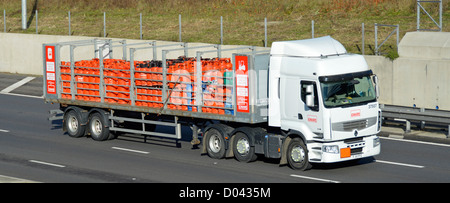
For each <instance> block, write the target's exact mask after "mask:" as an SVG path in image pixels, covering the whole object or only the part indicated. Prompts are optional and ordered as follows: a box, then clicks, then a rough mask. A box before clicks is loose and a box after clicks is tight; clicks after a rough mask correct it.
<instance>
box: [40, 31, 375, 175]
mask: <svg viewBox="0 0 450 203" xmlns="http://www.w3.org/2000/svg"><path fill="white" fill-rule="evenodd" d="M189 45H190V44H187V43H169V44H167V43H166V44H157V42H145V43H130V44H127V42H126V41H125V40H118V41H114V40H98V39H95V40H85V41H74V42H63V43H54V44H44V45H43V69H44V99H45V102H51V103H59V104H60V109H59V110H58V111H59V112H60V113H61V114H63V116H62V117H61V118H62V119H63V130H64V131H67V133H68V135H69V136H71V137H82V136H91V137H92V138H93V139H94V140H98V141H103V140H108V139H111V138H114V137H115V136H118V135H119V136H120V134H119V133H133V134H141V135H145V136H155V137H162V138H169V139H173V140H175V141H176V142H177V143H178V140H180V139H182V135H181V125H187V126H190V127H191V129H192V141H191V143H192V144H193V145H196V146H200V147H201V151H202V153H203V154H208V155H209V156H210V157H212V158H216V159H221V158H226V157H235V158H236V159H237V160H239V161H242V162H250V161H254V160H256V158H257V155H261V156H264V157H267V158H274V159H279V160H280V164H281V165H286V164H287V165H289V166H290V167H291V168H293V169H299V170H307V169H309V168H311V163H333V162H341V161H347V160H354V159H360V158H364V157H370V156H375V155H377V154H379V153H380V140H379V138H378V136H377V134H378V133H379V132H380V129H381V110H380V108H379V105H378V102H377V98H378V94H379V93H378V91H379V90H378V88H377V87H378V86H377V81H378V80H377V77H376V76H375V75H374V74H373V73H372V71H371V70H370V69H369V68H368V65H367V63H366V61H365V59H364V58H363V57H362V56H361V55H356V54H350V53H347V51H346V49H345V48H344V47H343V45H342V44H340V43H339V42H338V41H336V40H334V39H333V38H331V37H329V36H327V37H321V38H314V39H306V40H295V41H280V42H274V43H273V44H272V47H271V48H270V49H260V50H258V49H256V48H255V47H248V46H236V47H228V48H227V47H225V46H222V45H201V46H189ZM117 49H119V50H121V52H122V58H121V59H114V57H113V53H112V51H113V50H117ZM80 50H81V53H80V52H79V51H80ZM77 51H78V52H77ZM141 51H146V52H145V53H147V54H144V57H143V58H144V60H142V56H141V59H139V60H138V59H137V57H136V56H137V53H138V52H141ZM86 52H90V53H89V54H94V57H93V58H92V55H90V58H89V56H85V54H86ZM179 52H181V53H182V54H179V55H176V54H177V53H179ZM64 53H67V54H64ZM149 53H152V54H149ZM174 54H175V55H174ZM189 54H191V55H192V56H190V57H189ZM211 54H212V55H214V57H210V58H205V56H210V55H211ZM141 55H142V54H141ZM128 56H129V57H128ZM83 57H84V58H83ZM86 57H88V58H87V59H86ZM55 112H56V111H55ZM55 112H54V113H55ZM155 126H167V127H165V128H169V127H170V128H172V129H173V131H171V132H173V133H168V132H165V131H164V132H158V131H156V130H155ZM200 140H201V141H200Z"/></svg>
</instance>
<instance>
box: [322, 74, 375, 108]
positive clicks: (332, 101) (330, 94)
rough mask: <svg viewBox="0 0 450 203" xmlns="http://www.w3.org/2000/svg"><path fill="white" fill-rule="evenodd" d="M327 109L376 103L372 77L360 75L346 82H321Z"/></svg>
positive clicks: (347, 79)
mask: <svg viewBox="0 0 450 203" xmlns="http://www.w3.org/2000/svg"><path fill="white" fill-rule="evenodd" d="M321 90H322V98H323V103H324V105H325V107H326V108H335V107H346V106H354V105H360V104H363V103H368V102H374V101H376V94H375V90H374V87H373V84H372V80H371V78H370V75H365V76H364V75H358V76H356V77H353V78H346V79H345V80H339V81H337V80H333V81H326V82H325V81H322V82H321Z"/></svg>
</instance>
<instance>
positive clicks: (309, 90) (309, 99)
mask: <svg viewBox="0 0 450 203" xmlns="http://www.w3.org/2000/svg"><path fill="white" fill-rule="evenodd" d="M306 94H307V95H306V106H308V107H310V108H312V107H314V106H315V105H314V85H307V86H306Z"/></svg>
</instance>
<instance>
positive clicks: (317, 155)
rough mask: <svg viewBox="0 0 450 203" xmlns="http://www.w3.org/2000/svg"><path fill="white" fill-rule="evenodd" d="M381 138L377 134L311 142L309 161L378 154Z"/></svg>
mask: <svg viewBox="0 0 450 203" xmlns="http://www.w3.org/2000/svg"><path fill="white" fill-rule="evenodd" d="M380 147H381V144H380V139H379V138H378V136H377V135H372V136H366V137H362V138H359V139H347V140H341V141H336V142H326V143H311V144H309V145H308V151H309V153H308V155H309V161H310V162H313V163H334V162H341V161H348V160H354V159H360V158H365V157H371V156H376V155H378V154H380Z"/></svg>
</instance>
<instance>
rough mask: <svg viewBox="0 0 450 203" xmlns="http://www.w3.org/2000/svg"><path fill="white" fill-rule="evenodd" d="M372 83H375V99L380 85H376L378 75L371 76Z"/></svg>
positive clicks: (378, 94)
mask: <svg viewBox="0 0 450 203" xmlns="http://www.w3.org/2000/svg"><path fill="white" fill-rule="evenodd" d="M372 80H373V83H374V84H375V95H376V96H377V99H378V98H379V97H380V87H379V86H378V76H377V75H374V76H373V77H372Z"/></svg>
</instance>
